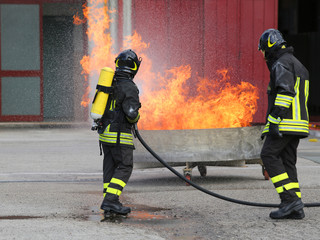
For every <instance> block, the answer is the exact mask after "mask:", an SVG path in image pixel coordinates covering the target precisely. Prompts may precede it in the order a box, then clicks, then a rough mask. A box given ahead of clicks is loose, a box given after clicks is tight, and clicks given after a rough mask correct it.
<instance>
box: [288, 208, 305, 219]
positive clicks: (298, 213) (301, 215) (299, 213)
mask: <svg viewBox="0 0 320 240" xmlns="http://www.w3.org/2000/svg"><path fill="white" fill-rule="evenodd" d="M304 217H305V214H304V211H303V209H300V210H298V211H294V212H292V213H291V214H290V215H288V216H287V219H303V218H304Z"/></svg>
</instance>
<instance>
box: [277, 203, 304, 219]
mask: <svg viewBox="0 0 320 240" xmlns="http://www.w3.org/2000/svg"><path fill="white" fill-rule="evenodd" d="M284 206H285V203H284V202H281V203H280V206H279V209H280V208H282V207H284ZM304 217H305V214H304V211H303V209H300V210H298V211H293V212H292V213H291V214H290V215H288V216H287V217H286V218H287V219H303V218H304Z"/></svg>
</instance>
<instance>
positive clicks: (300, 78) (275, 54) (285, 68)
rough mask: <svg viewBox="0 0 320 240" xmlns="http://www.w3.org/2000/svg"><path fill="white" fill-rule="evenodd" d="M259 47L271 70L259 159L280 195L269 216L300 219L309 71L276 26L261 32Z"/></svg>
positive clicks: (301, 214)
mask: <svg viewBox="0 0 320 240" xmlns="http://www.w3.org/2000/svg"><path fill="white" fill-rule="evenodd" d="M259 50H260V51H261V52H262V54H263V55H264V58H265V60H266V63H267V66H268V68H269V71H270V82H269V86H268V91H267V93H268V111H267V117H266V118H267V119H266V120H267V124H266V125H265V128H264V130H263V133H262V138H264V137H265V142H264V144H263V147H262V150H261V159H262V161H263V164H264V166H265V168H266V170H267V172H268V174H269V176H270V178H271V181H272V183H273V184H274V187H275V188H276V190H277V192H278V193H279V196H280V199H281V204H280V205H279V209H278V210H276V211H272V212H271V213H270V218H273V219H283V218H289V219H302V218H304V216H305V214H304V211H303V207H304V205H303V202H302V201H301V192H300V187H299V183H298V178H297V169H296V161H297V147H298V145H299V140H300V139H301V138H305V137H307V136H308V135H309V117H308V109H307V101H308V95H309V73H308V71H307V69H306V68H305V67H304V66H303V65H302V64H301V62H300V61H299V60H298V59H297V58H295V57H294V55H293V47H287V43H286V41H285V40H284V39H283V36H282V34H281V33H280V31H278V30H276V29H268V30H266V31H265V32H264V33H263V34H262V35H261V37H260V42H259Z"/></svg>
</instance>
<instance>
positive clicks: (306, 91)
mask: <svg viewBox="0 0 320 240" xmlns="http://www.w3.org/2000/svg"><path fill="white" fill-rule="evenodd" d="M304 96H305V98H306V101H305V108H306V110H307V117H308V119H309V112H308V99H309V80H306V81H305V86H304Z"/></svg>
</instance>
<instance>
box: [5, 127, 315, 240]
mask: <svg viewBox="0 0 320 240" xmlns="http://www.w3.org/2000/svg"><path fill="white" fill-rule="evenodd" d="M312 139H313V140H314V139H315V140H314V141H311V140H312ZM318 140H319V138H318V137H315V136H311V137H310V138H308V139H303V140H302V141H301V144H300V146H299V151H298V155H299V159H298V165H297V166H298V174H299V180H300V186H301V191H302V195H303V201H304V202H305V203H310V202H315V201H316V202H320V197H319V196H320V175H319V172H320V165H319V161H318V160H319V156H320V141H318ZM155 161H156V160H155ZM101 168H102V157H101V156H99V148H98V144H97V136H96V134H95V133H93V132H91V131H90V130H89V131H88V130H87V129H82V128H75V129H71V128H67V129H61V128H59V129H56V128H54V129H47V128H45V129H34V128H25V129H23V128H18V129H16V130H8V129H3V128H0V239H44V238H45V239H88V238H91V239H156V240H157V239H173V240H179V239H187V240H188V239H296V238H297V237H298V238H304V239H319V237H320V236H319V227H318V219H319V218H320V208H305V213H306V218H305V219H303V220H300V221H297V220H294V221H292V220H276V221H275V220H271V219H270V218H269V217H268V216H269V213H270V211H272V210H273V209H271V208H259V207H249V206H243V205H238V204H234V203H230V202H226V201H222V200H220V199H216V198H213V197H211V196H209V195H207V194H204V193H201V192H199V191H197V190H196V189H194V188H193V187H191V186H186V184H185V183H184V182H183V181H182V180H180V179H178V178H177V177H176V176H174V175H173V174H172V173H171V172H170V171H169V170H167V169H165V168H155V169H134V172H133V174H132V177H131V179H130V181H129V183H128V185H127V186H126V188H125V191H124V193H123V194H122V195H121V201H122V202H123V204H124V205H126V206H130V207H131V209H132V212H131V213H130V214H129V215H128V216H127V217H117V218H110V219H105V218H104V215H103V212H101V210H100V209H99V206H100V204H101V201H102V171H101ZM176 169H177V170H178V171H179V172H180V173H182V169H183V168H182V167H177V168H176ZM207 172H208V173H207V176H206V177H201V176H200V174H199V172H198V171H197V170H196V169H194V170H193V181H194V182H195V183H197V184H199V185H201V186H202V187H204V188H206V189H209V190H211V191H214V192H217V193H219V194H221V195H226V196H228V197H232V198H236V199H241V200H245V201H253V202H262V203H275V204H278V203H279V200H278V196H277V194H276V192H275V190H274V188H273V186H272V184H271V182H270V181H266V180H264V177H263V176H262V172H261V166H260V165H258V164H250V165H246V166H244V167H208V171H207Z"/></svg>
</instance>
